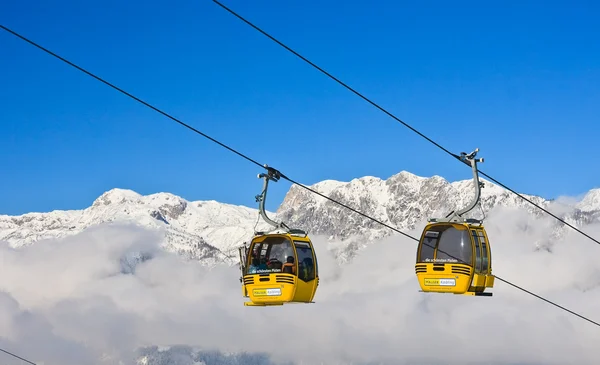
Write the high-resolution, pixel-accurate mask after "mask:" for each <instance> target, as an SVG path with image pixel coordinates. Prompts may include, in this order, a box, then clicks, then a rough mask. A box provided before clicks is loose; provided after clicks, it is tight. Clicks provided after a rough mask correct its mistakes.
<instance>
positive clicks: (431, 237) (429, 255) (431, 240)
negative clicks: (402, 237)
mask: <svg viewBox="0 0 600 365" xmlns="http://www.w3.org/2000/svg"><path fill="white" fill-rule="evenodd" d="M439 234H440V233H439V232H436V231H427V232H425V239H424V240H423V246H421V257H419V259H418V262H433V252H434V249H435V245H436V243H437V238H438V236H439Z"/></svg>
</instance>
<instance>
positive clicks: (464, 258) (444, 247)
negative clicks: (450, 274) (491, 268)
mask: <svg viewBox="0 0 600 365" xmlns="http://www.w3.org/2000/svg"><path fill="white" fill-rule="evenodd" d="M472 256H473V251H472V247H471V237H470V236H469V231H468V230H458V229H456V228H454V227H448V228H447V229H445V230H444V231H443V232H441V235H440V240H439V243H438V250H437V255H436V260H435V261H436V262H451V263H463V264H468V265H471V259H472Z"/></svg>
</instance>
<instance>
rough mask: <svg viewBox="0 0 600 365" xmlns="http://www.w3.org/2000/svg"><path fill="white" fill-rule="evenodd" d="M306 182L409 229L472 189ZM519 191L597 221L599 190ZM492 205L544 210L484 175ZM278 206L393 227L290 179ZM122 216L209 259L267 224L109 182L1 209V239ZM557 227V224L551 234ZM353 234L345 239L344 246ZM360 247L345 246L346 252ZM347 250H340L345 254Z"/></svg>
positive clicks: (345, 232) (287, 214)
mask: <svg viewBox="0 0 600 365" xmlns="http://www.w3.org/2000/svg"><path fill="white" fill-rule="evenodd" d="M310 188H311V189H313V190H316V191H318V192H320V193H322V194H324V195H326V196H329V197H331V198H333V199H336V200H338V201H340V202H343V203H345V204H347V205H349V206H351V207H353V208H355V209H357V210H359V211H361V212H363V213H365V214H368V215H369V216H372V217H374V218H376V219H378V220H380V221H382V222H385V223H387V224H389V225H391V226H394V227H397V228H398V229H401V230H409V229H414V228H415V227H416V226H417V225H418V224H420V223H423V222H424V221H425V220H426V218H427V217H430V216H441V215H445V214H446V213H448V212H449V211H451V210H453V209H455V208H461V207H463V206H464V205H466V204H467V203H468V201H469V200H470V199H471V197H472V195H473V185H472V181H471V180H463V181H457V182H453V183H449V182H448V181H446V180H445V179H443V178H442V177H439V176H433V177H431V178H424V177H419V176H416V175H413V174H411V173H409V172H406V171H403V172H400V173H398V174H396V175H394V176H392V177H390V178H389V179H387V180H382V179H379V178H376V177H371V176H367V177H362V178H357V179H354V180H352V181H350V182H340V181H333V180H326V181H322V182H319V183H317V184H315V185H312V186H310ZM525 196H526V197H527V198H528V199H530V200H531V201H533V202H535V203H536V204H538V205H540V206H542V207H544V208H546V209H549V210H550V211H552V212H554V213H555V214H557V215H559V216H561V217H563V218H564V219H566V221H567V222H569V223H571V224H575V225H577V226H585V225H586V224H589V223H590V222H592V221H599V220H600V189H593V190H590V191H589V192H588V193H587V194H586V195H585V197H584V198H583V199H582V200H581V201H579V202H576V203H573V204H569V205H565V204H566V203H565V204H560V203H558V202H555V201H549V200H545V199H543V198H541V197H537V196H531V195H525ZM496 206H505V207H520V208H524V209H526V210H528V211H529V212H531V213H532V214H534V215H541V214H544V213H543V212H541V211H540V210H538V209H537V208H535V207H533V206H532V205H531V204H529V203H527V202H526V201H524V200H522V199H521V198H519V197H517V196H516V195H514V194H512V193H510V192H509V191H507V190H505V189H503V188H501V187H499V186H497V185H494V184H492V183H490V182H487V181H485V187H484V188H483V189H482V197H481V208H482V209H483V212H485V213H486V214H487V213H489V212H490V211H491V210H492V209H493V208H494V207H496ZM561 210H562V212H561ZM276 213H277V214H276V215H273V213H269V214H270V215H271V216H274V217H275V218H277V219H283V220H284V221H285V222H286V223H287V224H288V225H289V226H291V227H296V228H302V229H305V230H308V231H309V233H311V234H324V235H328V236H331V237H332V238H337V239H342V240H345V239H350V238H353V237H354V238H355V239H358V240H360V241H361V242H362V245H364V244H368V243H369V242H371V241H372V240H374V239H378V238H381V237H385V236H388V235H391V234H393V232H392V231H391V230H389V229H387V228H385V227H382V226H381V225H379V224H377V223H375V222H373V221H371V220H368V219H367V218H364V217H362V216H360V215H358V214H356V213H353V212H351V211H349V210H347V209H345V208H343V207H341V206H339V205H337V204H335V203H333V202H331V201H328V200H327V199H325V198H323V197H320V196H318V195H316V194H313V193H311V192H309V191H308V190H306V189H304V188H302V187H299V186H292V188H291V189H290V190H289V191H288V193H287V195H286V197H285V199H284V201H283V203H282V204H281V206H280V207H279V209H278V210H277V212H276ZM481 215H482V210H481V209H479V208H477V209H475V210H474V211H473V212H471V216H474V217H478V216H479V217H481ZM127 221H129V222H134V223H136V224H139V225H142V226H145V227H150V228H153V229H164V231H165V232H166V233H165V234H166V239H165V243H164V247H165V249H167V250H169V251H173V252H178V253H180V254H182V255H184V256H186V257H189V258H193V259H198V260H202V261H205V262H207V263H214V262H218V261H229V262H234V261H235V259H236V254H237V252H236V248H237V247H238V246H239V245H241V244H242V243H243V242H244V241H246V240H248V238H250V237H251V235H252V233H253V232H254V227H255V225H256V224H257V221H258V226H256V227H257V229H259V230H260V229H264V228H266V227H268V226H266V225H265V223H263V222H262V220H258V210H257V209H253V208H248V207H243V206H235V205H230V204H223V203H219V202H216V201H195V202H189V201H186V200H185V199H182V198H180V197H178V196H175V195H173V194H169V193H157V194H152V195H147V196H142V195H140V194H138V193H136V192H134V191H131V190H124V189H112V190H110V191H108V192H106V193H104V194H102V195H101V196H100V197H99V198H98V199H96V200H95V201H94V203H93V204H92V205H91V206H90V207H88V208H86V209H83V210H70V211H53V212H50V213H29V214H24V215H21V216H7V215H2V216H0V240H5V241H8V242H9V243H10V244H11V245H12V246H14V247H19V246H23V245H28V244H32V243H34V242H36V241H39V240H42V239H46V238H58V237H64V236H67V235H71V234H76V233H79V232H81V231H83V230H84V229H86V228H88V227H90V226H93V225H97V224H101V223H107V222H127ZM557 227H558V226H557ZM560 230H561V229H560V228H557V232H558V233H557V234H560ZM352 241H353V240H348V245H349V246H352V245H353V243H352ZM359 248H360V247H348V249H349V251H352V252H353V251H355V250H357V249H359ZM352 252H346V254H349V255H350V256H351V254H352ZM340 254H341V253H340Z"/></svg>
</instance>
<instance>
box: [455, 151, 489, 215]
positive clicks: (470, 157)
mask: <svg viewBox="0 0 600 365" xmlns="http://www.w3.org/2000/svg"><path fill="white" fill-rule="evenodd" d="M477 152H479V148H476V149H475V151H473V152H471V153H469V154H466V153H465V152H461V153H460V157H459V160H461V161H462V162H464V163H465V164H466V165H469V166H471V170H472V171H473V186H474V188H475V197H474V198H473V200H471V203H470V204H469V205H467V206H466V207H464V208H463V209H461V210H459V211H458V212H456V213H455V214H456V216H457V217H461V216H462V215H464V214H466V213H468V212H470V211H471V210H473V208H475V207H476V206H477V203H479V200H480V199H481V188H483V187H484V183H483V182H482V181H479V173H478V171H477V163H478V162H481V163H483V157H482V158H475V156H476V155H477Z"/></svg>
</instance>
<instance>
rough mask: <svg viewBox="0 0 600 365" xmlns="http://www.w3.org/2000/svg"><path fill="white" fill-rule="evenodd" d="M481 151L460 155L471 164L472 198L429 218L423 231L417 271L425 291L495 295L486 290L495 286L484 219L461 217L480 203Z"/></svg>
mask: <svg viewBox="0 0 600 365" xmlns="http://www.w3.org/2000/svg"><path fill="white" fill-rule="evenodd" d="M478 151H479V149H476V150H475V151H473V152H471V153H470V154H468V155H467V154H466V153H464V152H463V153H462V154H461V156H460V157H458V156H457V157H458V158H459V159H461V161H463V162H465V163H466V164H468V165H470V166H471V167H472V170H473V181H474V185H475V198H474V199H473V201H472V202H471V203H470V204H469V205H468V206H467V207H466V208H464V209H463V210H461V211H458V212H454V211H453V212H451V213H450V214H448V215H447V216H446V217H445V218H430V219H429V223H428V224H427V225H426V226H425V228H424V229H423V233H422V234H421V238H420V240H419V246H418V248H417V260H416V264H415V273H416V275H417V279H418V281H419V285H420V287H421V291H423V292H433V293H453V294H464V295H482V296H492V293H489V292H485V290H486V288H492V287H493V286H494V276H493V275H492V255H491V250H490V243H489V240H488V237H487V233H486V231H485V227H484V226H483V222H482V221H481V220H477V219H467V218H463V217H462V216H463V215H464V214H465V213H467V212H469V211H470V210H472V209H473V208H474V207H475V206H476V205H477V203H478V202H479V199H480V194H481V188H482V187H483V183H482V182H480V181H479V175H478V173H477V162H483V159H479V160H477V159H475V155H476V154H477V152H478Z"/></svg>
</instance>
